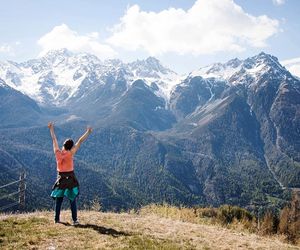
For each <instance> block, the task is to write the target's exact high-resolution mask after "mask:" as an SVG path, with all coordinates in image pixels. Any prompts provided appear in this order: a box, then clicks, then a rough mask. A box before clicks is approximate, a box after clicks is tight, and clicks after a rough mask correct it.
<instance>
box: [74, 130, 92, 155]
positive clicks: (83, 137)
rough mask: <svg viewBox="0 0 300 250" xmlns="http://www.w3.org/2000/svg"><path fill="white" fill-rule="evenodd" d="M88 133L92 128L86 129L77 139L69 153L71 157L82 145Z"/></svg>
mask: <svg viewBox="0 0 300 250" xmlns="http://www.w3.org/2000/svg"><path fill="white" fill-rule="evenodd" d="M90 133H92V128H91V127H87V129H86V131H85V133H84V134H83V135H82V136H81V137H80V138H79V139H78V141H77V142H76V144H75V146H74V147H73V148H72V149H71V153H72V154H73V155H75V153H76V152H77V150H78V149H79V147H80V145H81V143H83V142H84V141H85V140H86V139H87V138H88V136H89V134H90Z"/></svg>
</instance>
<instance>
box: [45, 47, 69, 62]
mask: <svg viewBox="0 0 300 250" xmlns="http://www.w3.org/2000/svg"><path fill="white" fill-rule="evenodd" d="M72 55H73V52H71V51H70V50H68V49H66V48H62V49H57V50H49V51H48V52H47V53H46V54H45V55H44V56H43V57H44V58H49V59H50V58H56V57H58V56H60V57H61V56H63V57H70V56H72Z"/></svg>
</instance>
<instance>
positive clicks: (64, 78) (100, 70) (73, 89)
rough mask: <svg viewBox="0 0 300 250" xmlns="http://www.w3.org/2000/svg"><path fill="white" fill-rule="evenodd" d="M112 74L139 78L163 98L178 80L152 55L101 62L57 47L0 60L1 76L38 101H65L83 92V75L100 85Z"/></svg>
mask: <svg viewBox="0 0 300 250" xmlns="http://www.w3.org/2000/svg"><path fill="white" fill-rule="evenodd" d="M112 76H113V77H115V78H116V79H117V78H119V77H122V78H124V79H125V80H126V81H127V84H128V85H129V86H130V85H131V84H132V83H133V82H134V81H135V80H137V79H142V80H144V82H145V83H146V84H147V85H149V86H150V87H152V88H154V92H155V93H156V94H157V95H158V96H161V97H163V98H164V99H166V100H167V99H168V98H169V96H170V92H171V89H172V88H173V87H174V85H176V84H177V83H178V75H177V74H176V73H175V72H173V71H171V70H170V69H168V68H166V67H164V66H162V65H161V64H160V62H159V61H158V60H157V59H156V58H154V57H149V58H147V59H146V60H137V61H135V62H132V63H127V64H126V63H123V62H122V61H120V60H117V59H113V60H106V61H104V62H102V61H101V60H100V59H98V58H97V57H96V56H94V55H91V54H87V53H77V54H75V53H72V52H70V51H68V50H66V49H60V50H54V51H50V52H48V53H47V54H46V55H45V56H43V57H40V58H37V59H32V60H29V61H26V62H23V63H15V62H10V61H6V62H1V63H0V77H1V78H3V79H4V80H5V81H6V82H7V84H8V85H9V86H11V87H13V88H14V89H16V90H19V91H21V92H22V93H24V94H26V95H28V96H30V97H31V98H33V99H34V100H36V101H38V102H39V103H40V104H52V105H65V104H67V102H68V100H69V99H70V98H72V97H76V96H83V94H82V93H81V94H79V93H78V91H80V86H81V85H82V83H83V82H84V80H85V79H91V78H93V82H94V84H97V85H103V84H105V83H106V79H107V77H112ZM94 87H95V86H94ZM86 91H88V90H87V89H86Z"/></svg>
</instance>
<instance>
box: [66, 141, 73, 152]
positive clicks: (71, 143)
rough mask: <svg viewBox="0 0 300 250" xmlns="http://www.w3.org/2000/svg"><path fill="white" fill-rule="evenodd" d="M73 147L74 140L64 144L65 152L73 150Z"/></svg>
mask: <svg viewBox="0 0 300 250" xmlns="http://www.w3.org/2000/svg"><path fill="white" fill-rule="evenodd" d="M73 146H74V142H73V140H72V139H67V140H65V142H64V148H65V150H71V149H72V148H73Z"/></svg>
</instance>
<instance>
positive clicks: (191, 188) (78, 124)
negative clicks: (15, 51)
mask: <svg viewBox="0 0 300 250" xmlns="http://www.w3.org/2000/svg"><path fill="white" fill-rule="evenodd" d="M195 68H196V66H195ZM0 79H1V80H0V96H1V99H0V118H1V123H0V131H1V133H0V138H1V140H0V161H1V162H5V164H2V165H1V168H2V169H1V173H2V175H3V178H1V183H0V184H2V183H5V182H7V181H9V179H10V178H11V175H8V174H7V173H8V172H9V171H10V168H13V167H14V166H16V165H21V166H23V167H24V168H25V169H26V170H27V171H28V173H29V177H28V181H29V183H28V203H27V204H28V209H34V208H36V207H38V208H40V207H47V206H48V207H49V206H51V200H50V198H49V197H48V195H49V192H50V190H51V185H52V182H53V180H54V178H55V160H54V156H53V155H52V154H53V153H52V148H51V147H52V146H51V139H50V136H49V132H48V129H47V126H46V124H47V121H49V120H54V121H55V122H56V132H57V135H58V137H59V140H60V142H62V141H63V140H64V139H65V138H66V137H72V138H74V139H75V138H76V137H78V136H79V135H80V133H82V132H83V131H84V129H85V126H86V125H87V124H91V125H92V126H93V127H94V133H93V134H92V135H91V137H90V138H89V139H88V141H87V142H86V143H85V145H84V146H83V147H82V148H81V149H80V151H79V153H78V156H77V158H76V169H77V172H78V176H79V180H80V182H81V193H82V196H81V199H80V200H81V203H82V204H86V203H88V202H89V201H90V200H92V199H94V198H99V199H100V200H101V202H102V204H103V207H104V208H106V209H108V208H109V209H116V210H119V209H121V208H130V207H138V206H140V205H144V204H148V203H151V202H169V203H173V204H185V205H202V204H205V205H207V204H210V205H214V206H218V205H220V204H224V203H229V204H236V205H241V206H244V207H248V208H251V209H254V208H255V207H257V206H262V205H263V206H280V204H282V203H283V202H284V201H285V199H286V197H287V196H288V190H287V189H286V188H287V187H300V81H299V78H297V77H295V76H293V75H292V74H291V73H290V72H289V71H288V70H286V68H284V67H283V66H282V65H281V64H280V63H279V62H278V59H277V58H276V57H274V56H272V55H268V54H265V53H263V52H262V53H260V54H258V55H256V56H253V57H251V58H247V59H246V60H239V59H232V60H230V61H228V62H227V63H216V64H213V65H210V66H207V67H203V68H200V69H198V70H195V71H193V72H191V73H189V74H187V75H178V74H176V73H175V72H174V71H172V70H170V69H168V68H166V67H164V66H163V65H161V63H160V62H159V61H158V60H157V59H156V58H154V57H149V58H147V59H145V60H137V61H135V62H133V63H123V62H122V61H120V60H116V59H114V60H107V61H104V62H102V61H101V60H100V59H98V58H97V57H96V56H93V55H90V54H85V53H81V54H74V53H72V52H70V51H68V50H66V49H62V50H57V51H50V52H49V53H48V54H47V55H45V56H44V57H41V58H38V59H33V60H29V61H27V62H23V63H15V62H11V61H7V62H0ZM8 155H9V159H10V160H8ZM91 183H93V185H91ZM5 202H7V201H5ZM0 205H1V204H0Z"/></svg>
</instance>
